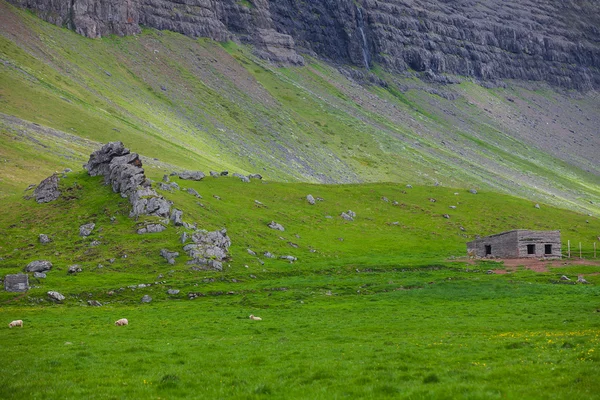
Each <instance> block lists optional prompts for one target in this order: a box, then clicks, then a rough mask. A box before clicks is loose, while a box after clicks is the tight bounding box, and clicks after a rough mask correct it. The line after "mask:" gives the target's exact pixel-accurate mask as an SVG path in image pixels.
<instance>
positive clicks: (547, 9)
mask: <svg viewBox="0 0 600 400" xmlns="http://www.w3.org/2000/svg"><path fill="white" fill-rule="evenodd" d="M10 1H11V2H12V3H14V4H17V5H19V6H21V7H26V8H30V9H32V10H34V11H35V12H36V13H37V14H38V15H39V16H40V17H42V18H44V19H46V20H47V21H50V22H52V23H55V24H57V25H61V26H67V27H69V28H71V29H73V30H75V31H76V32H78V33H80V34H82V35H85V36H88V37H99V36H103V35H106V34H109V33H114V34H118V35H129V34H132V33H136V32H139V26H138V24H143V25H146V26H149V27H153V28H156V29H163V30H171V31H175V32H180V33H182V34H185V35H188V36H193V37H209V38H212V39H214V40H217V41H226V40H230V39H232V38H237V39H239V40H240V41H242V42H245V43H250V44H252V45H253V48H254V50H255V53H256V54H258V55H259V56H261V57H263V58H265V59H268V60H271V61H273V62H277V63H280V62H281V63H286V64H302V63H303V62H304V60H303V57H302V56H301V55H299V52H300V53H307V54H311V55H318V56H320V57H323V58H326V59H329V60H332V61H334V62H336V63H344V64H352V65H354V66H358V67H362V68H370V67H371V66H373V65H374V63H378V64H379V65H381V66H383V67H384V68H386V69H388V70H391V71H395V72H404V71H408V70H412V71H416V72H417V73H420V75H421V77H422V78H423V79H431V80H434V81H437V82H445V83H448V82H451V81H452V80H450V81H448V79H447V78H446V77H445V76H444V75H443V74H454V75H463V76H473V77H476V78H478V79H481V80H486V81H495V80H498V79H522V80H534V81H547V82H550V83H553V84H556V85H560V86H563V87H568V88H578V89H582V90H588V89H592V88H598V87H600V46H599V45H598V43H599V42H600V30H599V29H598V26H600V12H598V6H597V4H595V2H592V1H577V2H575V1H573V0H568V1H558V0H489V1H486V2H472V1H470V0H455V1H451V2H450V1H447V0H358V1H356V0H339V1H329V0H316V1H298V0H277V1H275V0H252V1H250V2H242V1H237V0H220V1H208V0H202V1H198V0H126V1H122V2H121V1H116V0H72V1H70V2H57V1H53V0H10Z"/></svg>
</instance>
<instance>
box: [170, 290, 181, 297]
mask: <svg viewBox="0 0 600 400" xmlns="http://www.w3.org/2000/svg"><path fill="white" fill-rule="evenodd" d="M179 292H180V290H179V289H169V290H167V294H169V295H171V296H174V295H176V294H179Z"/></svg>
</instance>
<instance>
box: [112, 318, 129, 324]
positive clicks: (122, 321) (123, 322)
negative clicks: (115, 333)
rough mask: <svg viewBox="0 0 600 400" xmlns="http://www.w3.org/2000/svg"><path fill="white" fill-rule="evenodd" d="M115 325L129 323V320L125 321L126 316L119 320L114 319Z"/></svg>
mask: <svg viewBox="0 0 600 400" xmlns="http://www.w3.org/2000/svg"><path fill="white" fill-rule="evenodd" d="M115 325H116V326H123V325H129V321H127V318H121V319H120V320H117V321H115Z"/></svg>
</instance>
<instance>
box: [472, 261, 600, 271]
mask: <svg viewBox="0 0 600 400" xmlns="http://www.w3.org/2000/svg"><path fill="white" fill-rule="evenodd" d="M494 261H498V262H502V263H504V268H498V269H493V270H492V271H494V273H496V274H506V273H507V272H510V271H515V270H516V269H517V268H519V267H521V266H523V267H525V268H526V269H529V270H531V271H536V272H548V271H550V269H551V268H557V267H568V266H570V265H597V266H600V261H598V260H578V259H571V260H540V259H537V258H504V259H503V258H496V259H494ZM472 262H473V263H475V262H476V260H472Z"/></svg>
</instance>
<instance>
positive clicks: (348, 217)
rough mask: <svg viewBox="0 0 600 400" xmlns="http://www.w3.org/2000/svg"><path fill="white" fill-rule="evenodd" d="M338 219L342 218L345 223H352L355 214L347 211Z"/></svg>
mask: <svg viewBox="0 0 600 400" xmlns="http://www.w3.org/2000/svg"><path fill="white" fill-rule="evenodd" d="M340 217H342V218H344V219H345V220H346V221H354V218H356V213H355V212H354V211H352V210H348V211H347V212H343V213H341V214H340Z"/></svg>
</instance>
